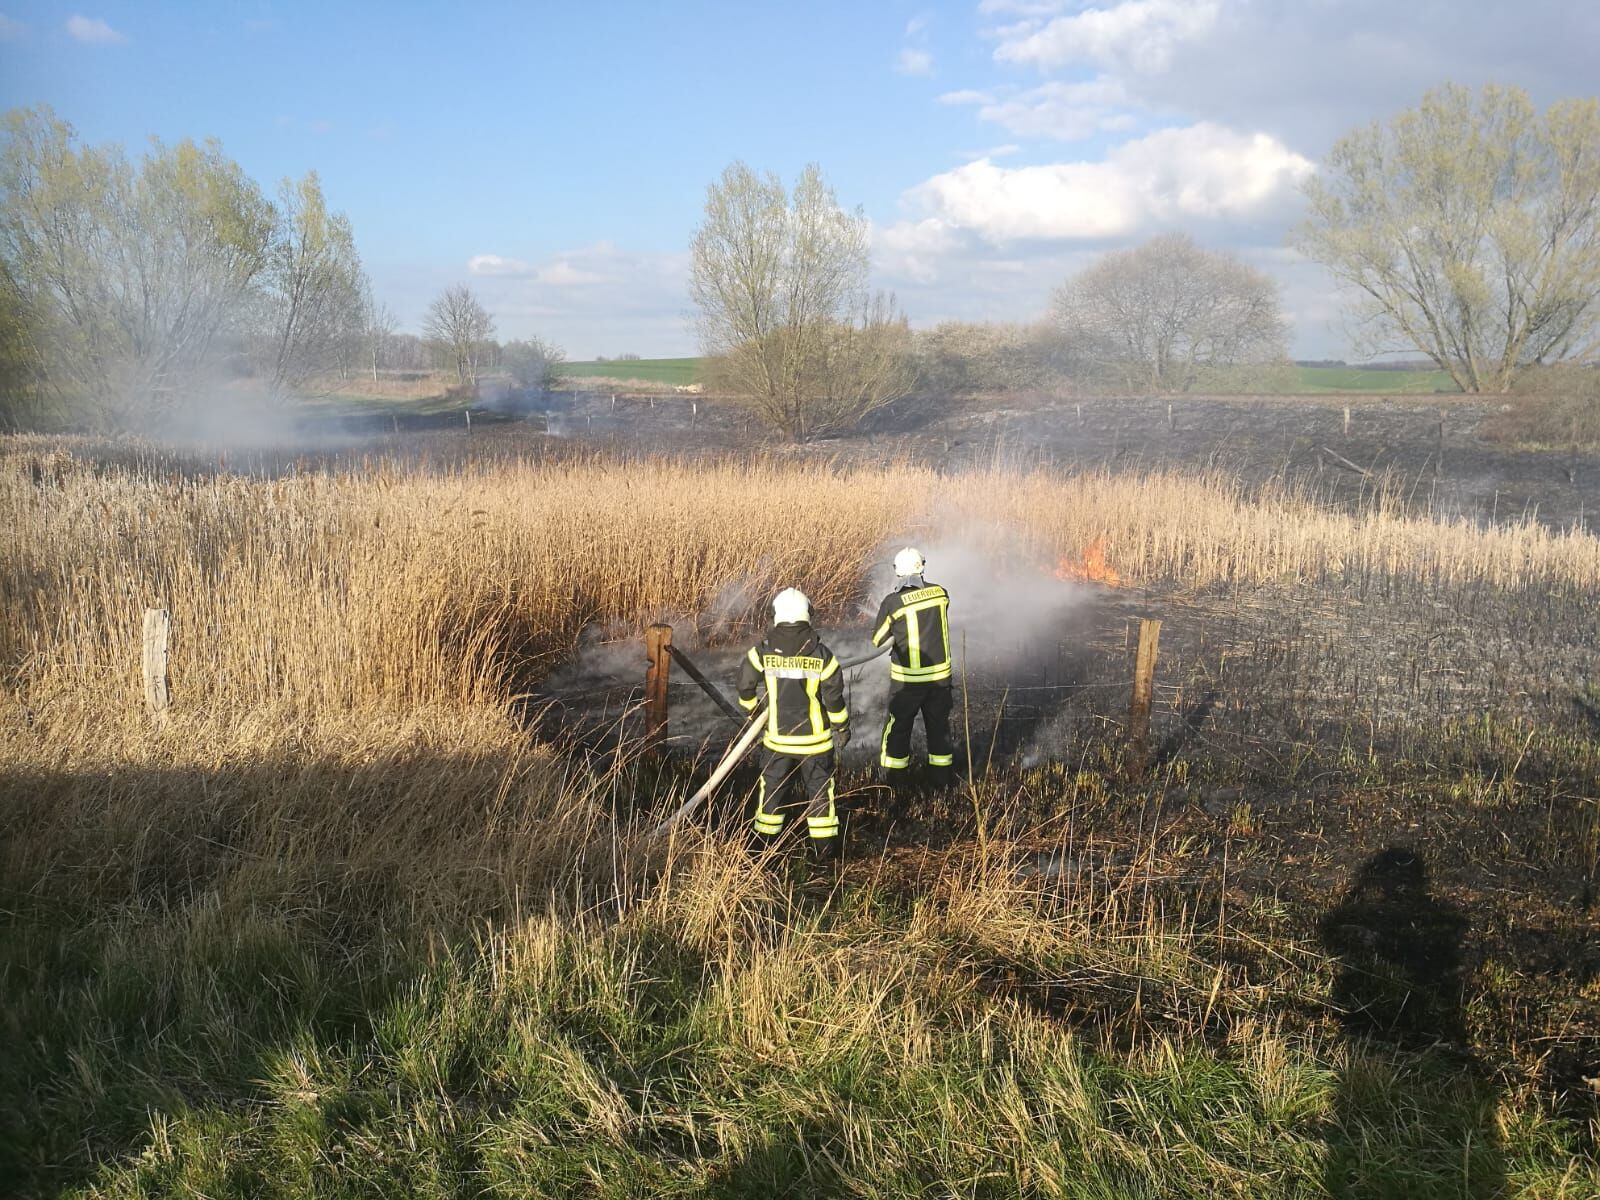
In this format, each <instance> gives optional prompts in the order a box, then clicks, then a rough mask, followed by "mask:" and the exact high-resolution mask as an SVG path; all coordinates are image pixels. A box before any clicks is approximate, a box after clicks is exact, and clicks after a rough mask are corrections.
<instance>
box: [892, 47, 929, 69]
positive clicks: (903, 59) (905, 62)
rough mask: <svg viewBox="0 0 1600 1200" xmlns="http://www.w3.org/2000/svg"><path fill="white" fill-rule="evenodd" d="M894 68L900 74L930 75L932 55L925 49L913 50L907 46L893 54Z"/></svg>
mask: <svg viewBox="0 0 1600 1200" xmlns="http://www.w3.org/2000/svg"><path fill="white" fill-rule="evenodd" d="M894 69H895V70H896V71H897V72H899V73H900V74H901V75H931V74H933V55H931V54H929V53H928V52H927V51H926V50H913V49H911V48H910V47H909V46H908V47H907V48H906V49H904V50H902V51H900V53H899V54H897V55H895V60H894Z"/></svg>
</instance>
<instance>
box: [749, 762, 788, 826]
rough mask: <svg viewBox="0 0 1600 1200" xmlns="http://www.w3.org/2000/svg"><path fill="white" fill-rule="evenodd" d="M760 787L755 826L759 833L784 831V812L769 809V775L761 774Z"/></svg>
mask: <svg viewBox="0 0 1600 1200" xmlns="http://www.w3.org/2000/svg"><path fill="white" fill-rule="evenodd" d="M758 782H759V785H760V786H759V788H758V790H757V791H756V817H755V827H756V832H757V833H767V834H772V833H781V832H782V831H783V814H782V813H781V812H776V813H774V812H768V811H767V777H766V776H765V775H763V776H761V778H760V780H759V781H758Z"/></svg>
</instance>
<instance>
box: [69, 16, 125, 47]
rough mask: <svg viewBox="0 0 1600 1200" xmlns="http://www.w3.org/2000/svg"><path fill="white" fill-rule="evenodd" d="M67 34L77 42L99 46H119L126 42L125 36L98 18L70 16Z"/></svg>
mask: <svg viewBox="0 0 1600 1200" xmlns="http://www.w3.org/2000/svg"><path fill="white" fill-rule="evenodd" d="M67 32H68V33H69V34H71V35H72V37H73V38H75V39H76V40H77V41H80V42H88V43H91V44H94V45H100V46H115V45H120V44H121V43H123V42H126V41H127V40H128V35H127V34H125V33H119V32H118V31H117V30H115V29H113V28H111V26H109V25H107V24H106V23H105V22H104V21H102V20H101V19H100V18H99V17H82V16H76V15H74V16H70V17H68V18H67Z"/></svg>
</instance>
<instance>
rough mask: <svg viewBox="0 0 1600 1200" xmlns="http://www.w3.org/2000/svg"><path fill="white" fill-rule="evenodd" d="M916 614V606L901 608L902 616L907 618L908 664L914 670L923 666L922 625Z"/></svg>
mask: <svg viewBox="0 0 1600 1200" xmlns="http://www.w3.org/2000/svg"><path fill="white" fill-rule="evenodd" d="M916 614H917V610H916V609H914V608H902V609H901V610H900V616H902V617H904V618H905V619H906V665H907V666H909V667H911V668H912V669H913V670H915V669H916V668H918V667H920V666H922V625H921V623H920V622H919V621H918V620H917V615H916Z"/></svg>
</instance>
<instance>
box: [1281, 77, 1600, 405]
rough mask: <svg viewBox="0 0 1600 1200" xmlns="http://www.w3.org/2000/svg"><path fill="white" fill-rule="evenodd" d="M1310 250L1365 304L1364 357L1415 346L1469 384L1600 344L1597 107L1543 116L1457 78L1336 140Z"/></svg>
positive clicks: (1314, 196) (1316, 201) (1314, 212)
mask: <svg viewBox="0 0 1600 1200" xmlns="http://www.w3.org/2000/svg"><path fill="white" fill-rule="evenodd" d="M1306 191H1307V194H1308V196H1309V197H1310V200H1311V216H1310V218H1309V219H1308V220H1307V221H1306V222H1305V224H1303V225H1302V226H1301V227H1300V228H1299V230H1298V231H1297V232H1296V234H1295V239H1294V240H1295V245H1296V246H1297V248H1298V249H1300V250H1301V252H1302V253H1304V254H1305V255H1307V256H1308V257H1310V258H1313V259H1315V260H1317V261H1318V262H1320V263H1322V264H1324V265H1325V266H1327V267H1328V268H1329V269H1330V270H1331V271H1332V272H1333V273H1334V275H1335V276H1336V277H1337V278H1338V279H1340V280H1341V281H1343V282H1344V283H1345V284H1347V285H1349V286H1350V287H1351V288H1352V289H1354V290H1355V292H1356V293H1357V295H1358V296H1359V297H1361V300H1360V302H1359V307H1358V310H1357V317H1358V321H1359V324H1360V329H1361V340H1362V343H1363V345H1362V349H1363V350H1366V351H1368V352H1371V351H1380V352H1382V351H1389V352H1392V351H1395V350H1400V349H1411V348H1415V349H1417V350H1420V351H1422V352H1423V353H1424V354H1426V355H1427V356H1428V357H1429V358H1431V359H1432V360H1433V361H1434V362H1435V363H1437V364H1438V366H1439V367H1440V369H1441V370H1444V371H1447V372H1449V374H1450V377H1451V378H1452V379H1453V380H1455V382H1456V383H1457V385H1459V386H1460V388H1461V389H1462V390H1463V391H1468V392H1480V391H1493V392H1503V391H1507V390H1509V389H1510V387H1511V386H1512V384H1513V383H1514V382H1515V380H1516V378H1517V376H1518V375H1519V374H1520V373H1521V372H1523V371H1524V370H1526V369H1527V368H1529V367H1531V366H1537V365H1540V364H1547V363H1557V362H1562V361H1566V360H1573V359H1583V358H1585V357H1587V356H1590V355H1593V354H1594V353H1595V352H1596V350H1597V349H1600V100H1595V99H1593V98H1590V99H1583V100H1563V101H1560V102H1558V103H1556V104H1553V105H1551V106H1550V108H1549V109H1547V110H1546V111H1545V113H1544V115H1543V116H1540V115H1539V114H1538V112H1537V111H1536V110H1535V109H1534V107H1533V104H1532V102H1531V101H1530V100H1529V99H1528V95H1527V93H1526V92H1524V91H1522V90H1521V89H1519V88H1503V87H1495V86H1489V87H1486V88H1484V89H1483V91H1482V93H1481V94H1480V95H1479V96H1478V97H1477V100H1476V103H1474V98H1473V94H1472V92H1471V91H1470V90H1468V89H1467V88H1463V87H1458V86H1455V85H1450V86H1447V87H1443V88H1439V89H1437V90H1435V91H1431V92H1429V93H1428V94H1427V95H1425V96H1424V97H1423V100H1422V104H1421V105H1420V107H1418V108H1416V109H1412V110H1408V111H1406V112H1403V113H1400V114H1399V115H1398V116H1396V117H1394V118H1393V119H1391V120H1390V121H1389V123H1388V124H1387V125H1386V126H1385V125H1381V124H1378V123H1374V124H1372V125H1370V126H1368V127H1367V128H1365V129H1359V130H1356V131H1355V132H1353V133H1351V134H1349V135H1347V136H1346V137H1345V138H1343V139H1342V140H1341V141H1339V142H1338V143H1337V144H1336V145H1335V146H1334V147H1333V150H1332V152H1331V153H1330V154H1329V155H1328V159H1327V162H1326V163H1325V164H1324V169H1323V174H1322V176H1321V177H1320V178H1318V179H1313V180H1312V181H1311V182H1310V183H1309V184H1308V185H1307V188H1306Z"/></svg>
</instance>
